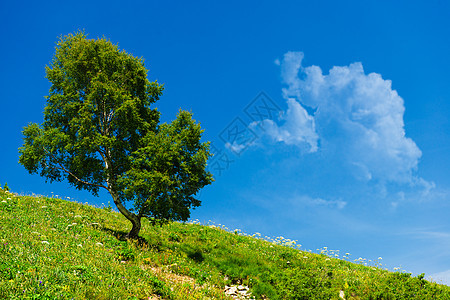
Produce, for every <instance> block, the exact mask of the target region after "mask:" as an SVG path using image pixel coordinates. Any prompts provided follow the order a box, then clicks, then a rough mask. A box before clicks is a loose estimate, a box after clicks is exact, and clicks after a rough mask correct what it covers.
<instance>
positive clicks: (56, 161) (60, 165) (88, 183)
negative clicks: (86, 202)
mask: <svg viewBox="0 0 450 300" xmlns="http://www.w3.org/2000/svg"><path fill="white" fill-rule="evenodd" d="M43 149H44V151H45V152H47V154H48V155H50V157H51V159H52V160H53V163H55V164H57V165H59V167H50V168H52V169H56V170H62V171H64V172H66V173H67V174H69V175H70V176H72V177H73V178H75V180H77V181H78V182H81V183H83V184H86V185H90V186H96V187H101V188H104V189H106V190H107V191H109V190H108V187H106V186H105V185H102V184H96V183H91V182H87V181H85V180H82V179H80V178H78V177H77V176H76V175H75V174H73V173H72V172H70V171H69V170H67V169H66V168H64V166H63V165H62V164H61V163H60V162H59V161H58V160H57V159H56V158H55V156H54V155H53V154H52V153H51V152H49V151H48V150H47V149H45V147H44V148H43Z"/></svg>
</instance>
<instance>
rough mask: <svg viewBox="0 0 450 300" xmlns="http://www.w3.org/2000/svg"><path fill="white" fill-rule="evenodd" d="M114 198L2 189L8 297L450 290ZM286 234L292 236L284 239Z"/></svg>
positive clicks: (401, 294)
mask: <svg viewBox="0 0 450 300" xmlns="http://www.w3.org/2000/svg"><path fill="white" fill-rule="evenodd" d="M127 230H129V223H128V221H127V220H125V218H124V217H122V216H121V215H120V214H118V213H115V212H113V211H111V209H108V208H103V209H100V208H94V207H92V206H89V205H83V204H79V203H75V202H69V201H65V200H61V199H56V198H47V197H29V196H17V195H14V194H11V193H7V192H4V191H2V190H0V299H231V298H230V296H227V295H225V293H224V288H225V286H226V285H228V286H231V285H245V286H249V287H250V291H251V292H252V295H253V296H254V297H255V298H256V299H267V298H268V299H342V297H344V298H345V299H450V287H447V286H443V285H438V284H435V283H430V282H428V281H426V280H424V279H423V276H419V277H411V276H410V274H407V273H399V272H388V271H386V270H383V269H380V268H377V267H375V266H364V265H362V264H355V263H351V262H348V261H345V260H341V259H338V258H335V257H331V256H338V255H337V254H336V253H327V251H326V249H324V251H323V252H324V253H323V254H313V253H309V252H303V251H300V250H298V249H295V247H289V246H287V245H286V244H291V246H292V244H293V242H291V241H289V240H283V239H282V238H278V239H277V240H275V241H272V242H270V241H267V240H263V239H260V238H258V236H255V237H249V236H245V235H243V234H240V233H239V232H234V233H233V232H228V231H227V230H224V229H223V228H218V227H216V226H203V225H199V224H180V223H170V224H167V225H164V226H162V227H152V226H151V225H150V224H149V223H148V222H144V224H143V229H142V231H141V237H142V238H141V239H140V240H139V241H126V240H124V239H123V236H124V235H125V233H126V232H127ZM283 244H284V245H283Z"/></svg>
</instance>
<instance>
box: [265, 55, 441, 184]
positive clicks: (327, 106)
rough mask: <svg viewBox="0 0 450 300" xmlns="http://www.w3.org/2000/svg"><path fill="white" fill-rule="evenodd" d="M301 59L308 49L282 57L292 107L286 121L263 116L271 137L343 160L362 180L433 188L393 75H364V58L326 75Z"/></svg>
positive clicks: (286, 114)
mask: <svg viewBox="0 0 450 300" xmlns="http://www.w3.org/2000/svg"><path fill="white" fill-rule="evenodd" d="M302 60H303V53H301V52H288V53H286V54H285V55H284V58H283V60H282V61H281V62H280V65H281V76H282V80H283V83H284V84H286V87H285V88H283V97H284V98H285V99H286V101H287V105H288V109H287V111H286V113H285V114H284V116H283V118H282V120H281V121H284V123H283V124H282V125H277V123H275V122H274V121H272V120H266V121H264V125H265V128H267V131H266V132H267V134H268V135H269V136H271V137H272V138H273V139H274V140H275V141H278V142H284V143H286V144H289V145H297V146H301V147H303V148H305V145H307V146H308V151H307V152H316V151H318V150H320V151H322V152H324V153H327V155H328V157H330V156H331V157H334V159H338V160H343V161H345V162H346V165H347V166H348V167H349V169H350V170H352V173H353V174H354V176H355V177H356V178H358V179H359V180H361V181H370V180H378V181H381V182H386V181H390V182H398V183H409V184H411V185H423V186H429V187H430V185H431V187H432V185H433V184H429V183H427V182H426V181H424V180H423V179H421V178H417V177H415V176H414V172H415V171H416V170H417V167H418V163H419V159H420V157H421V155H422V153H421V151H420V149H419V148H418V147H417V145H416V144H415V143H414V141H413V140H412V139H410V138H408V137H406V134H405V129H404V122H403V115H404V111H405V106H404V101H403V99H402V98H401V97H400V96H399V95H398V93H397V92H396V91H395V90H393V89H392V86H391V81H390V80H385V79H383V78H382V77H381V75H380V74H377V73H370V74H365V73H364V69H363V66H362V64H361V63H353V64H350V65H349V66H342V67H333V68H331V70H329V72H328V74H325V75H324V74H323V72H322V70H321V68H320V67H317V66H309V67H302ZM266 125H268V126H267V127H266ZM319 141H320V145H321V146H320V148H319Z"/></svg>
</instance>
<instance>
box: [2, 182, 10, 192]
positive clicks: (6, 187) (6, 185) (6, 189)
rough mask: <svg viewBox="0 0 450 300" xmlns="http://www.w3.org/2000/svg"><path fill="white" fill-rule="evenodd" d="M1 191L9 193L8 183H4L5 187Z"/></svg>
mask: <svg viewBox="0 0 450 300" xmlns="http://www.w3.org/2000/svg"><path fill="white" fill-rule="evenodd" d="M3 190H5V191H9V186H8V183H6V182H5V185H4V186H3Z"/></svg>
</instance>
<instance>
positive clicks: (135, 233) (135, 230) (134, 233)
mask: <svg viewBox="0 0 450 300" xmlns="http://www.w3.org/2000/svg"><path fill="white" fill-rule="evenodd" d="M131 223H132V224H133V227H132V228H131V230H130V232H128V234H127V235H126V236H125V238H127V239H137V238H138V237H139V231H140V230H141V218H140V217H138V216H136V219H135V220H133V221H131Z"/></svg>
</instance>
